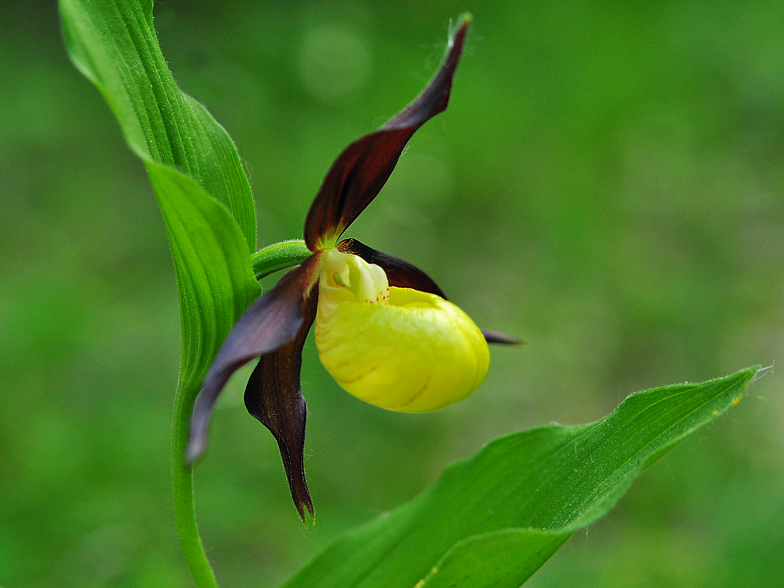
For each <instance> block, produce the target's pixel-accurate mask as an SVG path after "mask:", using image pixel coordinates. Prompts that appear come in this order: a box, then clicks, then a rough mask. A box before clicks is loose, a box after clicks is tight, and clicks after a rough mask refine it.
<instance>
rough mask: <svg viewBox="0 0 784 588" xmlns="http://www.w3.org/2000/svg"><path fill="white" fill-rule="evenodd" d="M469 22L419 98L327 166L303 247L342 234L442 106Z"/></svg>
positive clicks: (313, 248)
mask: <svg viewBox="0 0 784 588" xmlns="http://www.w3.org/2000/svg"><path fill="white" fill-rule="evenodd" d="M469 24H470V21H469V20H468V19H464V20H463V22H462V24H461V26H460V28H459V29H458V30H457V31H456V32H455V34H454V36H453V37H452V38H451V39H450V44H449V52H448V53H447V55H446V58H445V59H444V62H443V64H442V65H441V68H440V69H439V71H438V73H437V74H436V75H435V77H434V78H433V79H432V80H431V82H430V84H429V85H428V86H427V87H426V88H425V89H424V91H423V92H422V93H421V94H420V95H419V97H418V98H417V99H416V100H414V102H412V103H411V105H410V106H409V107H408V108H406V109H405V110H403V111H402V112H401V113H400V114H398V115H397V116H396V117H395V118H393V119H392V120H390V121H389V122H388V123H387V124H385V125H384V126H383V127H381V128H380V129H379V130H378V131H376V132H375V133H372V134H370V135H366V136H365V137H362V138H361V139H359V140H357V141H355V142H354V143H352V144H351V145H349V146H348V147H347V148H346V149H345V151H343V153H341V154H340V157H338V159H337V161H335V163H334V164H332V168H331V169H330V170H329V172H328V173H327V177H326V178H325V179H324V183H323V184H322V186H321V189H320V190H319V193H318V195H317V196H316V199H315V200H314V201H313V204H312V206H311V207H310V211H309V212H308V217H307V219H306V220H305V243H306V244H307V246H308V249H310V250H311V251H316V250H318V249H320V248H321V247H322V246H324V245H325V244H326V243H328V242H330V241H331V240H333V239H337V238H338V237H340V235H341V234H343V231H345V230H346V229H347V228H348V226H349V225H350V224H351V223H352V222H354V220H355V219H356V218H357V217H358V216H359V215H360V213H361V212H362V211H363V210H365V208H366V207H367V205H368V204H370V203H371V202H372V201H373V198H375V197H376V195H377V194H378V193H379V191H380V190H381V188H382V187H383V186H384V184H385V183H386V181H387V179H388V178H389V175H390V174H391V173H392V170H393V169H394V167H395V165H396V164H397V160H398V158H399V157H400V154H401V153H402V151H403V148H404V147H405V145H406V143H407V142H408V140H409V139H410V138H411V136H412V135H413V134H414V132H415V131H416V130H417V129H418V128H419V127H421V126H422V125H423V124H424V123H425V122H427V121H428V120H429V119H431V118H432V117H434V116H435V115H436V114H438V113H439V112H443V111H444V110H445V109H446V106H447V104H448V102H449V93H450V91H451V89H452V78H453V76H454V74H455V69H456V68H457V64H458V61H459V60H460V55H461V53H462V50H463V43H464V42H465V37H466V33H467V32H468V25H469Z"/></svg>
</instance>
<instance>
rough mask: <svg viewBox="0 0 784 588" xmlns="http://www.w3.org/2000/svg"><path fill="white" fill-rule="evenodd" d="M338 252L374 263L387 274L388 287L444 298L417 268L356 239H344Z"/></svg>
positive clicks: (429, 279)
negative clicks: (350, 254) (408, 289)
mask: <svg viewBox="0 0 784 588" xmlns="http://www.w3.org/2000/svg"><path fill="white" fill-rule="evenodd" d="M338 250H339V251H341V252H343V253H353V254H354V255H358V256H359V257H361V258H362V259H364V260H365V261H367V262H368V263H374V264H376V265H377V266H379V267H380V268H381V269H383V270H384V272H385V273H386V274H387V280H388V281H389V285H390V286H395V287H397V288H411V289H413V290H419V291H420V292H429V293H430V294H435V295H436V296H440V297H441V298H444V299H446V296H445V295H444V293H443V292H442V291H441V288H439V287H438V286H437V285H436V283H435V282H434V281H433V280H432V279H431V278H430V276H428V275H427V274H426V273H425V272H423V271H422V270H421V269H419V268H418V267H416V266H414V265H412V264H410V263H408V262H407V261H403V260H402V259H400V258H399V257H394V256H392V255H387V254H386V253H382V252H381V251H377V250H375V249H373V248H372V247H368V246H367V245H364V244H363V243H360V242H359V241H357V240H356V239H345V240H343V241H341V242H340V244H339V245H338Z"/></svg>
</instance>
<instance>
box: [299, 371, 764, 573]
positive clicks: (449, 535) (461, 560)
mask: <svg viewBox="0 0 784 588" xmlns="http://www.w3.org/2000/svg"><path fill="white" fill-rule="evenodd" d="M757 369H758V368H756V367H753V368H749V369H746V370H743V371H740V372H738V373H736V374H734V375H732V376H728V377H726V378H719V379H716V380H711V381H708V382H705V383H702V384H681V385H677V386H667V387H663V388H656V389H653V390H647V391H644V392H639V393H637V394H634V395H632V396H630V397H629V398H627V399H626V400H625V401H624V402H623V403H622V404H621V405H620V406H619V407H618V408H617V409H616V410H615V411H614V412H612V413H611V414H610V415H608V416H607V417H605V418H604V419H602V420H600V421H597V422H595V423H592V424H589V425H583V426H548V427H542V428H538V429H531V430H528V431H523V432H520V433H516V434H513V435H510V436H508V437H503V438H501V439H497V440H495V441H493V442H492V443H490V444H489V445H488V446H487V447H486V448H485V449H483V450H482V451H480V452H479V453H478V454H477V455H475V456H473V457H471V458H469V459H466V460H464V461H462V462H459V463H457V464H455V465H453V466H451V467H449V468H448V469H447V470H446V471H445V472H444V474H443V475H442V476H441V478H440V479H439V480H438V481H437V482H436V483H435V484H434V485H433V486H431V487H430V488H429V489H428V490H426V491H425V492H424V493H422V494H421V495H420V496H419V497H417V498H416V499H414V500H413V501H412V502H410V503H408V504H406V505H404V506H402V507H400V508H398V509H397V510H395V511H393V512H392V513H390V514H389V515H386V516H383V517H381V518H379V519H376V520H374V521H372V522H370V523H368V524H366V525H364V526H362V527H360V528H358V529H356V530H352V531H350V532H349V533H347V534H346V535H344V536H343V537H341V538H339V539H338V540H337V541H335V542H334V543H333V544H332V545H330V546H329V547H328V548H327V549H326V550H325V551H323V552H322V553H321V554H320V555H319V556H317V557H316V558H315V559H314V560H313V561H312V562H311V563H310V564H309V565H308V566H306V567H305V568H304V569H303V570H301V571H300V572H299V573H298V574H297V575H296V576H295V577H294V578H293V579H292V580H291V581H290V582H289V583H288V584H287V585H286V586H287V587H288V588H300V587H302V588H305V587H307V588H328V587H336V588H337V587H341V588H355V587H356V588H358V587H362V588H371V587H379V588H381V587H383V588H395V587H400V588H411V587H416V588H446V587H455V586H460V587H470V588H484V587H490V586H493V587H508V588H515V587H517V586H519V585H520V584H522V583H523V582H524V581H525V580H526V579H528V578H529V577H530V576H531V575H532V574H533V573H534V572H535V571H536V570H537V569H538V568H539V567H540V566H541V565H542V564H543V563H544V562H545V561H547V559H548V558H549V557H550V556H551V555H552V554H553V553H555V551H556V550H557V549H558V548H559V547H560V546H561V545H562V544H563V543H564V542H565V541H566V540H567V539H568V538H569V536H570V535H571V534H572V533H574V532H575V531H576V530H578V529H580V528H582V527H584V526H586V525H588V524H590V523H591V522H593V521H595V520H596V519H597V518H599V517H601V516H603V515H605V514H606V513H607V512H608V511H609V510H610V509H611V508H612V507H613V505H615V503H616V502H617V501H618V499H619V498H620V497H621V496H622V495H623V494H624V493H625V492H626V490H627V489H628V487H629V485H630V484H631V483H632V481H633V480H634V479H635V478H636V477H637V476H638V475H639V474H640V472H641V471H642V470H643V469H644V468H645V467H646V466H648V465H650V464H651V463H652V462H653V461H655V460H656V459H658V458H659V457H661V456H662V455H663V454H664V453H665V452H667V451H668V450H669V449H671V448H672V447H674V446H675V445H676V444H677V443H678V442H679V441H681V440H682V439H683V438H684V437H686V436H687V435H689V434H690V433H692V432H693V431H695V430H696V429H697V428H699V427H701V426H702V425H704V424H706V423H708V422H710V421H711V420H713V419H714V418H716V417H717V416H718V415H720V414H722V413H723V412H725V411H726V410H727V409H728V408H729V407H730V406H732V405H733V404H737V402H738V401H739V400H740V398H741V396H742V395H743V392H744V390H745V389H746V386H747V385H748V384H749V382H750V381H751V379H752V378H753V377H754V374H755V373H756V372H757Z"/></svg>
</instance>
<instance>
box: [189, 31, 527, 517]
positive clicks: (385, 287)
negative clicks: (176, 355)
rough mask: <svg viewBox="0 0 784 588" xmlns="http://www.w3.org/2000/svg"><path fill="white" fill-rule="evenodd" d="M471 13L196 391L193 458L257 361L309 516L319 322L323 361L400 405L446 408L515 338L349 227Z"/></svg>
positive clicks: (343, 176) (266, 402)
mask: <svg viewBox="0 0 784 588" xmlns="http://www.w3.org/2000/svg"><path fill="white" fill-rule="evenodd" d="M469 24H470V18H469V17H463V19H462V21H461V23H460V26H459V27H458V28H457V30H456V31H455V33H454V35H453V36H452V37H451V38H450V41H449V45H448V51H447V54H446V57H445V59H444V62H443V63H442V65H441V67H440V69H439V71H438V72H437V73H436V75H435V77H434V78H433V79H432V81H431V82H430V83H429V85H428V86H427V87H426V88H425V90H424V91H423V92H422V93H421V94H420V95H419V97H418V98H417V99H416V100H415V101H414V102H413V103H412V104H411V105H410V106H408V107H407V108H406V109H405V110H403V111H402V112H401V113H400V114H398V115H397V116H395V117H394V118H393V119H392V120H390V121H389V122H388V123H386V124H385V125H384V126H383V127H381V128H380V129H379V130H378V131H376V132H374V133H371V134H369V135H367V136H365V137H362V138H361V139H359V140H358V141H355V142H354V143H352V144H351V145H349V146H348V147H347V148H346V149H345V151H343V153H341V155H340V157H338V159H337V161H335V163H334V164H333V165H332V168H331V169H330V170H329V173H328V174H327V176H326V179H325V180H324V183H323V184H322V186H321V189H320V191H319V193H318V195H317V196H316V199H315V200H314V202H313V205H312V206H311V208H310V211H309V212H308V216H307V219H306V221H305V231H304V233H305V235H304V236H305V244H306V245H307V248H308V249H309V251H310V252H311V255H310V257H309V258H308V259H307V260H306V261H304V263H302V264H301V265H299V266H298V267H296V268H295V269H293V270H291V271H290V272H289V273H287V274H286V275H285V276H283V278H282V279H281V280H280V281H279V282H278V284H277V285H276V286H275V287H274V288H273V289H272V290H270V291H269V292H267V293H266V294H264V295H263V296H261V297H260V298H259V299H258V300H257V301H256V302H254V303H253V304H252V305H251V306H250V307H249V308H248V309H247V310H246V311H245V313H244V314H243V315H242V316H241V317H240V319H239V320H238V321H237V323H236V324H235V325H234V328H233V329H232V331H231V333H230V334H229V335H228V337H227V338H226V341H225V342H224V344H223V347H222V348H221V349H220V351H219V352H218V354H217V356H216V357H215V360H214V362H213V363H212V366H211V367H210V370H209V372H208V373H207V376H206V377H205V380H204V383H203V387H202V389H201V392H200V393H199V396H198V398H197V401H196V404H195V407H194V411H193V416H192V420H191V430H190V441H189V445H188V450H187V455H186V459H187V460H188V461H189V462H193V461H195V460H196V459H198V458H199V457H200V456H201V455H202V453H203V452H204V448H205V444H206V434H207V427H208V423H209V419H210V415H211V413H212V409H213V407H214V405H215V401H216V400H217V398H218V395H219V394H220V392H221V390H222V389H223V388H224V386H225V384H226V382H227V381H228V380H229V378H230V377H231V375H232V374H233V373H234V372H235V371H236V370H237V369H239V368H240V367H241V366H242V365H243V364H245V363H247V362H248V361H250V360H252V359H254V358H256V357H259V358H260V360H259V362H258V365H257V366H256V368H255V369H254V371H253V373H252V374H251V376H250V379H249V381H248V384H247V387H246V390H245V405H246V407H247V409H248V411H249V412H250V413H251V414H252V415H253V416H254V417H256V418H257V419H258V420H259V421H261V422H262V423H263V424H264V425H265V426H266V427H267V428H268V429H269V430H270V431H271V432H272V434H273V435H274V436H275V438H276V440H277V442H278V446H279V448H280V453H281V457H282V459H283V464H284V467H285V470H286V474H287V477H288V482H289V487H290V489H291V495H292V498H293V500H294V504H295V506H296V507H297V510H298V511H299V514H300V516H301V517H303V518H304V517H305V509H307V511H308V512H309V513H310V514H311V515H312V514H313V503H312V501H311V498H310V494H309V492H308V488H307V483H306V481H305V474H304V469H303V448H304V441H305V415H306V407H305V399H304V398H303V396H302V391H301V388H300V365H301V362H302V348H303V345H304V343H305V338H306V336H307V334H308V331H309V330H310V327H311V325H312V324H313V322H314V321H315V323H316V332H315V338H316V346H317V348H318V353H319V358H320V360H321V362H322V364H323V365H324V367H325V368H326V369H327V371H328V372H329V373H330V374H331V375H332V376H333V377H334V378H335V380H336V381H337V383H338V384H339V385H340V386H341V387H342V388H344V389H345V390H346V391H348V392H349V393H351V394H353V395H354V396H356V397H358V398H360V399H362V400H364V401H366V402H369V403H371V404H374V405H377V406H380V407H383V408H386V409H390V410H396V411H404V412H425V411H431V410H436V409H439V408H443V407H445V406H448V405H450V404H453V403H455V402H457V401H459V400H462V399H463V398H465V397H467V396H468V395H470V394H472V393H473V392H474V391H475V390H476V389H477V388H478V387H479V385H480V384H481V383H482V381H483V380H484V378H485V375H486V374H487V369H488V365H489V352H488V348H487V342H488V341H489V342H495V343H516V342H517V340H516V339H514V338H512V337H509V336H506V335H503V334H501V333H494V332H489V331H484V332H483V331H480V329H479V328H478V327H477V326H476V325H475V324H474V322H473V321H472V320H471V319H470V318H469V317H468V315H466V314H465V313H464V312H463V311H462V310H460V309H459V308H458V307H457V306H455V305H454V304H452V303H451V302H449V301H448V300H447V299H446V297H445V296H444V293H443V292H442V291H441V290H440V289H439V287H438V286H437V285H436V284H435V282H433V280H431V279H430V278H429V277H428V276H427V275H426V274H425V273H424V272H422V271H421V270H419V269H417V268H416V267H414V266H413V265H411V264H409V263H407V262H405V261H403V260H401V259H398V258H395V257H392V256H390V255H387V254H384V253H381V252H379V251H376V250H374V249H371V248H370V247H368V246H366V245H363V244H362V243H360V242H359V241H356V240H354V239H347V240H343V241H339V239H340V237H341V235H342V234H343V233H344V231H345V230H346V229H347V228H348V227H349V226H350V225H351V223H352V222H353V221H354V220H355V219H356V218H357V217H358V216H359V214H360V213H361V212H362V211H363V210H364V209H365V208H366V207H367V206H368V204H370V202H371V201H372V200H373V199H374V198H375V197H376V195H377V194H378V193H379V191H380V190H381V188H382V187H383V185H384V184H385V183H386V181H387V179H388V178H389V176H390V174H391V173H392V170H393V169H394V167H395V165H396V163H397V161H398V159H399V157H400V154H401V152H402V151H403V148H404V147H405V145H406V143H407V142H408V140H409V139H410V138H411V136H412V135H413V134H414V132H415V131H416V130H417V129H418V128H419V127H420V126H422V125H423V124H424V123H425V122H426V121H428V120H429V119H430V118H432V117H433V116H435V115H436V114H438V113H440V112H443V111H444V110H445V109H446V106H447V103H448V101H449V95H450V90H451V87H452V78H453V76H454V73H455V69H456V68H457V64H458V61H459V59H460V55H461V53H462V49H463V44H464V41H465V37H466V33H467V31H468V26H469Z"/></svg>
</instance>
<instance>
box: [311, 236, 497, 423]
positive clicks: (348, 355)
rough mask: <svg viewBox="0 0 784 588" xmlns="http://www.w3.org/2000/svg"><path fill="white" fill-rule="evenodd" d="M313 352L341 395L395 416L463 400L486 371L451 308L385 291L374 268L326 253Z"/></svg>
mask: <svg viewBox="0 0 784 588" xmlns="http://www.w3.org/2000/svg"><path fill="white" fill-rule="evenodd" d="M316 346H317V348H318V352H319V358H320V359H321V363H322V364H323V365H324V367H325V368H326V370H327V371H328V372H329V373H330V374H331V375H332V377H333V378H335V380H336V381H337V382H338V384H340V386H341V387H342V388H343V389H344V390H346V391H347V392H349V393H350V394H353V395H354V396H356V397H357V398H360V399H361V400H364V401H365V402H369V403H370V404H374V405H376V406H380V407H382V408H386V409H389V410H397V411H402V412H427V411H431V410H437V409H439V408H444V407H445V406H449V405H450V404H454V403H455V402H458V401H459V400H462V399H464V398H466V397H467V396H469V395H471V394H472V393H473V392H475V391H476V389H477V388H479V385H480V384H481V383H482V381H483V380H484V379H485V376H486V375H487V369H488V367H489V364H490V353H489V351H488V348H487V342H486V341H485V338H484V336H483V335H482V332H481V331H480V330H479V328H478V327H477V326H476V324H474V321H472V320H471V318H470V317H469V316H468V315H467V314H466V313H464V312H463V311H462V310H460V309H459V308H458V307H457V306H455V305H454V304H452V303H451V302H449V301H447V300H445V299H443V298H441V297H439V296H436V295H434V294H429V293H427V292H420V291H418V290H412V289H409V288H396V287H394V286H393V287H390V286H389V285H388V283H387V276H386V274H385V273H384V270H383V269H381V268H380V267H379V266H377V265H374V264H369V263H367V262H366V261H365V260H363V259H362V258H361V257H359V256H356V255H352V254H346V253H341V252H339V251H337V250H336V249H332V250H329V251H327V252H325V255H324V260H323V266H322V270H321V275H320V279H319V301H318V311H317V314H316Z"/></svg>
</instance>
